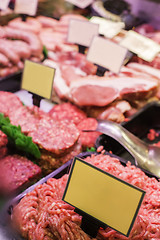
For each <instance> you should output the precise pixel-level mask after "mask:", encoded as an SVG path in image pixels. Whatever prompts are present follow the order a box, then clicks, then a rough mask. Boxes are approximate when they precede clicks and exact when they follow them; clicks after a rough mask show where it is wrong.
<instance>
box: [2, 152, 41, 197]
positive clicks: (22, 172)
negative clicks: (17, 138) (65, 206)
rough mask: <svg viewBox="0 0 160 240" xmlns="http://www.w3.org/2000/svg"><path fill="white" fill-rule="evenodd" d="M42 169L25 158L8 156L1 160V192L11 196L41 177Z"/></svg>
mask: <svg viewBox="0 0 160 240" xmlns="http://www.w3.org/2000/svg"><path fill="white" fill-rule="evenodd" d="M40 174H41V169H40V167H39V166H37V165H36V164H34V163H33V162H31V161H30V160H28V159H27V158H25V157H22V156H19V155H12V156H11V155H8V156H6V157H4V158H1V159H0V191H1V192H3V193H5V194H10V193H12V192H14V191H17V190H19V189H20V188H21V187H22V186H23V185H24V184H27V183H29V181H31V180H36V179H38V178H39V177H40Z"/></svg>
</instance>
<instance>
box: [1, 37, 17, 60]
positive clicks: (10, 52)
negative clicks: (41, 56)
mask: <svg viewBox="0 0 160 240" xmlns="http://www.w3.org/2000/svg"><path fill="white" fill-rule="evenodd" d="M2 42H3V45H2ZM0 53H2V54H4V55H5V56H6V57H7V58H8V59H9V60H10V61H11V62H13V63H14V64H17V63H18V62H19V61H20V57H19V56H18V54H17V53H16V52H14V51H13V50H12V48H11V47H8V46H7V47H5V43H4V40H2V39H0Z"/></svg>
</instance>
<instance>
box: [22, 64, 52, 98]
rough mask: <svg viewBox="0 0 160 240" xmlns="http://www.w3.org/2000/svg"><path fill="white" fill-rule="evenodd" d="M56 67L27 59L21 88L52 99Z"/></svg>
mask: <svg viewBox="0 0 160 240" xmlns="http://www.w3.org/2000/svg"><path fill="white" fill-rule="evenodd" d="M54 74H55V69H54V68H51V67H48V66H44V65H42V64H39V63H35V62H32V61H28V60H26V61H25V65H24V70H23V76H22V84H21V88H22V89H24V90H27V91H29V92H32V93H35V94H36V95H39V96H41V97H43V98H46V99H51V95H52V88H53V79H54Z"/></svg>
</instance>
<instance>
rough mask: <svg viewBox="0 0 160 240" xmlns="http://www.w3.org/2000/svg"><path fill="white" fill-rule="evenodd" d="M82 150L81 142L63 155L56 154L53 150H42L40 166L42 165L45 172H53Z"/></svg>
mask: <svg viewBox="0 0 160 240" xmlns="http://www.w3.org/2000/svg"><path fill="white" fill-rule="evenodd" d="M81 150H82V146H81V144H80V143H79V142H77V143H76V144H74V146H73V147H72V148H71V149H70V151H69V152H67V153H65V154H63V155H62V156H54V155H53V154H52V153H51V152H47V151H44V150H41V159H39V162H38V164H39V166H40V167H41V169H42V171H43V173H44V174H48V173H50V172H52V171H53V170H54V169H56V168H58V167H60V166H61V165H63V164H64V163H66V162H67V161H69V160H70V159H72V158H74V157H75V156H76V155H78V154H79V153H80V152H81Z"/></svg>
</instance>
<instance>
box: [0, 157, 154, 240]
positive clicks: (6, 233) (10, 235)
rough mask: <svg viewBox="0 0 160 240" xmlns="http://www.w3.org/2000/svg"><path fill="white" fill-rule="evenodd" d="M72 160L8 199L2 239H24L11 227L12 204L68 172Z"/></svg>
mask: <svg viewBox="0 0 160 240" xmlns="http://www.w3.org/2000/svg"><path fill="white" fill-rule="evenodd" d="M91 154H98V153H96V152H82V153H80V154H79V155H77V157H79V158H81V159H84V158H86V157H88V156H91ZM105 154H106V155H109V156H112V157H116V158H118V159H119V160H120V162H121V164H122V165H126V163H127V161H126V160H124V159H123V158H121V157H117V156H116V155H114V154H111V153H109V152H105ZM71 163H72V160H70V161H68V162H67V163H65V164H64V165H62V166H61V167H60V168H58V169H56V170H55V171H53V172H52V173H50V174H49V175H47V176H46V177H44V178H42V179H41V180H39V181H38V182H37V183H35V184H34V185H32V186H31V187H29V188H28V189H26V190H25V191H24V192H23V193H21V194H19V195H18V196H17V197H15V198H14V199H12V200H10V201H9V202H8V203H7V204H6V205H5V207H4V208H3V210H1V212H0V239H3V240H24V238H22V237H21V236H20V235H19V233H17V232H16V231H15V230H14V229H13V227H12V226H11V214H12V210H13V208H14V206H16V205H17V203H18V202H19V201H20V200H21V199H22V198H23V197H24V196H25V195H26V194H27V193H29V192H31V191H32V190H33V189H34V188H35V187H36V186H37V185H39V184H43V183H45V182H46V181H47V180H48V179H49V178H56V179H58V178H60V177H62V176H63V175H64V174H67V173H69V170H70V166H71ZM144 172H145V173H146V175H148V176H149V177H153V176H154V175H152V174H150V173H149V172H147V171H145V170H144Z"/></svg>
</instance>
